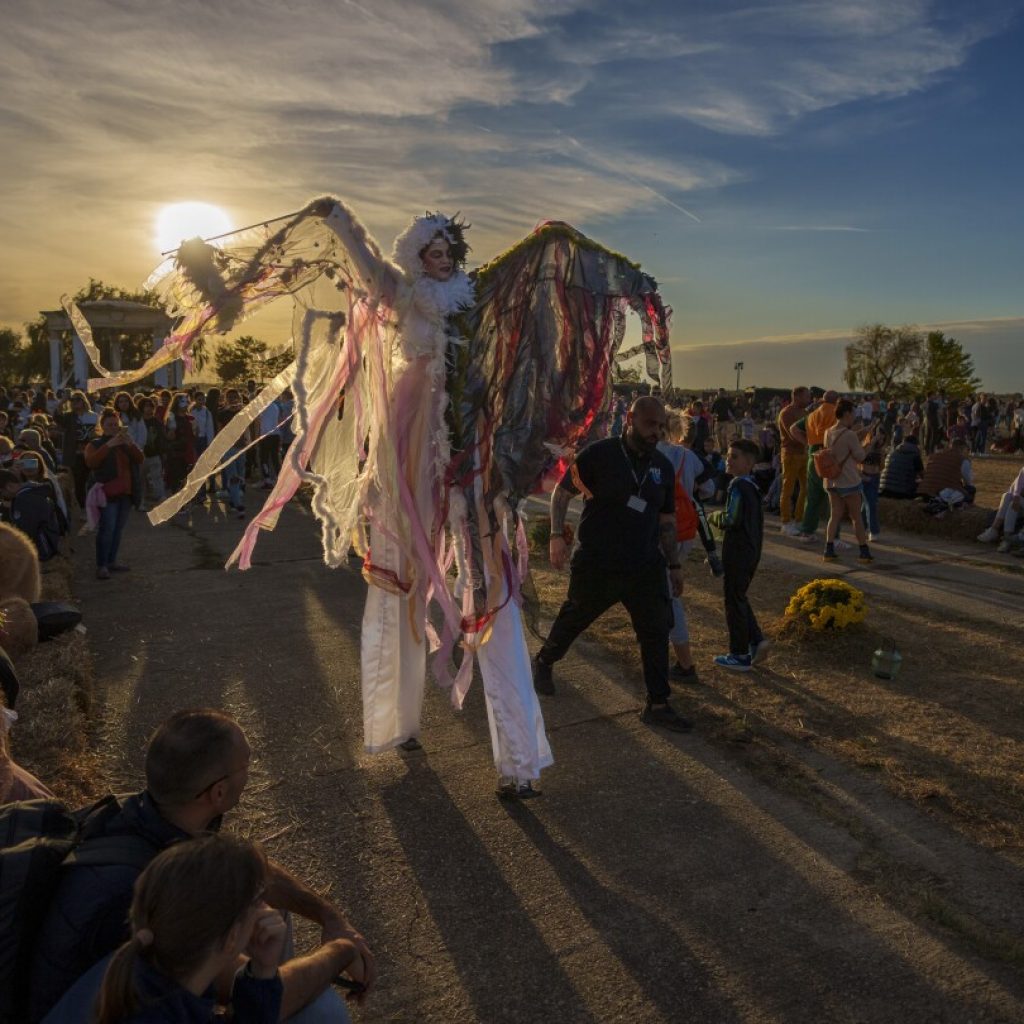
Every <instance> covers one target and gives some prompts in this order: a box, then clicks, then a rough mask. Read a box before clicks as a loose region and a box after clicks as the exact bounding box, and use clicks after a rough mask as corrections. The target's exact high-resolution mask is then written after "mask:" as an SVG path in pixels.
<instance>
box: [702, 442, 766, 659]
mask: <svg viewBox="0 0 1024 1024" xmlns="http://www.w3.org/2000/svg"><path fill="white" fill-rule="evenodd" d="M759 454H760V452H759V449H758V446H757V445H756V444H755V443H754V442H753V441H748V440H747V439H746V438H739V439H738V440H736V441H733V442H732V444H731V445H729V453H728V457H727V459H726V469H727V470H728V472H729V474H730V475H731V476H732V482H731V483H730V484H729V493H728V497H727V499H726V506H725V508H724V509H722V510H720V511H718V512H712V513H711V515H710V516H709V519H710V522H711V525H712V526H715V527H716V528H718V529H720V530H722V531H723V532H724V540H723V541H722V563H723V565H724V567H725V586H724V591H725V621H726V623H727V625H728V627H729V653H728V654H720V655H718V656H717V657H716V658H715V664H716V665H718V666H719V667H720V668H724V669H728V670H729V671H731V672H749V671H750V670H751V668H752V667H753V666H754V665H755V664H757V662H759V661H760V660H761V659H762V658H764V656H765V654H766V653H767V651H768V647H769V646H770V645H769V642H768V640H766V639H765V637H764V634H763V633H762V632H761V629H760V627H759V626H758V624H757V619H756V618H755V617H754V612H753V609H752V608H751V607H750V602H749V601H748V600H747V590H748V589H749V587H750V584H751V582H752V581H753V579H754V573H755V572H756V571H757V565H758V562H760V560H761V541H762V537H763V535H764V513H763V510H762V508H761V492H760V491H759V490H758V488H757V484H755V483H754V479H753V476H752V475H751V474H752V473H753V469H754V463H755V462H756V461H757V459H758V456H759Z"/></svg>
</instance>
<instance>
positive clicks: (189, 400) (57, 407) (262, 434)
mask: <svg viewBox="0 0 1024 1024" xmlns="http://www.w3.org/2000/svg"><path fill="white" fill-rule="evenodd" d="M256 392H257V384H256V381H254V380H250V381H248V382H247V384H246V386H245V387H244V388H234V387H229V388H226V389H224V390H223V391H222V390H221V389H220V388H216V387H214V388H210V389H209V390H208V391H203V390H202V389H199V388H195V387H193V388H189V389H187V390H184V391H177V392H174V391H171V390H169V389H167V388H146V389H142V390H139V391H137V392H135V393H134V394H131V393H129V392H127V391H119V392H116V393H98V394H95V395H92V396H89V395H87V394H85V392H83V391H78V390H59V391H55V390H53V389H52V388H46V387H42V386H39V387H28V388H22V389H12V390H10V391H9V390H8V389H6V388H3V387H0V492H2V496H3V498H4V499H5V501H6V502H7V503H8V505H9V506H10V509H9V513H8V515H7V518H9V519H11V521H13V522H16V523H17V525H18V526H19V527H20V528H22V529H24V531H25V532H26V533H28V534H29V536H30V537H32V539H33V541H35V543H36V545H37V547H38V548H39V553H40V558H41V559H43V560H44V561H45V560H48V559H49V558H51V557H53V555H54V554H56V553H57V552H58V550H59V549H60V545H61V541H62V538H64V537H66V536H67V535H68V533H69V531H70V530H71V528H72V525H73V523H72V520H73V516H72V515H71V514H70V513H71V510H72V509H73V508H74V506H75V505H77V506H78V508H79V509H81V510H82V511H83V512H84V514H85V516H86V523H87V528H88V529H92V530H94V531H95V533H96V575H97V578H99V579H101V580H108V579H110V578H111V574H112V573H116V572H120V571H124V570H126V569H127V568H128V567H127V565H125V564H124V563H123V562H122V561H120V560H119V558H118V555H119V551H120V545H121V537H122V535H123V533H124V530H125V527H126V525H127V523H128V521H129V518H130V515H131V511H132V509H137V510H139V511H143V512H145V511H147V510H149V509H151V508H154V507H155V506H156V505H158V504H159V503H160V502H161V501H163V500H164V499H165V498H166V497H169V496H170V495H172V494H174V493H175V492H177V491H179V490H180V489H181V488H182V486H183V485H184V483H185V480H186V478H187V477H188V474H189V471H190V470H191V469H192V467H193V466H194V465H195V463H196V461H197V460H198V459H199V457H200V456H201V455H202V454H203V452H204V451H206V449H207V448H208V447H209V446H210V444H211V443H212V442H213V439H214V437H215V436H216V435H217V433H218V431H220V430H221V429H223V428H224V426H225V425H226V424H227V423H228V422H230V420H231V419H232V417H233V416H235V415H236V413H237V412H238V411H239V410H240V409H241V408H242V407H243V405H245V404H246V403H247V402H249V401H251V400H252V399H253V398H254V397H255V395H256ZM292 410H293V402H292V397H291V395H290V393H289V392H284V393H283V394H282V395H281V396H280V397H279V398H278V399H277V400H276V401H274V402H271V403H270V405H269V406H268V407H267V409H266V410H265V411H264V412H263V413H262V414H261V416H260V417H259V419H258V420H257V422H256V423H255V424H254V425H253V427H252V428H251V429H250V430H249V431H248V432H247V433H246V434H244V435H243V436H242V438H240V439H239V441H238V442H236V444H235V446H234V447H233V448H232V450H231V452H230V453H229V458H230V461H229V462H228V465H227V468H226V469H225V470H224V472H223V474H222V477H221V479H220V480H218V481H216V482H215V483H211V484H210V485H209V486H208V487H206V488H204V489H203V490H202V491H201V492H200V493H199V495H197V497H196V498H195V499H194V500H195V502H196V503H198V504H204V503H206V502H221V503H222V504H223V506H224V508H225V510H226V513H227V514H229V515H232V516H234V517H235V518H238V519H244V518H245V514H246V512H245V489H246V485H247V484H254V485H255V486H259V487H262V488H263V489H265V490H269V489H270V488H272V487H273V485H274V481H275V480H276V478H277V474H278V472H279V471H280V468H281V460H282V457H283V455H284V453H285V452H286V451H287V449H288V446H289V445H290V444H291V441H292V436H293V435H292V432H291V429H290V424H291V417H292ZM187 512H188V510H187V508H186V509H184V510H182V514H187Z"/></svg>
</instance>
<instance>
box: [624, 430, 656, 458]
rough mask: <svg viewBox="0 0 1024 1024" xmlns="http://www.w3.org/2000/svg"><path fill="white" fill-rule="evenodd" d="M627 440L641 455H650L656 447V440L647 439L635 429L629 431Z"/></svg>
mask: <svg viewBox="0 0 1024 1024" xmlns="http://www.w3.org/2000/svg"><path fill="white" fill-rule="evenodd" d="M629 441H630V444H631V445H632V447H633V449H634V450H635V451H638V452H640V453H641V454H642V455H650V454H651V452H653V451H654V450H655V448H657V447H658V442H657V440H654V441H648V440H647V439H646V438H644V437H641V436H640V435H639V434H638V433H637V432H636V431H635V430H631V431H630V432H629Z"/></svg>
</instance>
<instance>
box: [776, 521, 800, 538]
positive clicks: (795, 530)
mask: <svg viewBox="0 0 1024 1024" xmlns="http://www.w3.org/2000/svg"><path fill="white" fill-rule="evenodd" d="M779 532H780V533H782V534H784V535H785V536H787V537H799V536H800V527H799V526H798V525H797V524H796V523H783V524H782V526H780V527H779Z"/></svg>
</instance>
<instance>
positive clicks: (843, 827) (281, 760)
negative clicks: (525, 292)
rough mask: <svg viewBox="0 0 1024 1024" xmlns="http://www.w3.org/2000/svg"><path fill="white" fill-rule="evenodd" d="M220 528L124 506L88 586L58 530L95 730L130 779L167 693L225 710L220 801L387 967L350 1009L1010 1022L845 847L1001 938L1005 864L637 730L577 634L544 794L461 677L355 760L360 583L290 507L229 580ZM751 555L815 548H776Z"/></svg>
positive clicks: (886, 803) (856, 800) (995, 996)
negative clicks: (241, 775) (113, 567)
mask: <svg viewBox="0 0 1024 1024" xmlns="http://www.w3.org/2000/svg"><path fill="white" fill-rule="evenodd" d="M239 525H240V524H238V523H237V522H235V521H225V520H223V519H221V518H219V517H216V516H211V515H210V513H208V512H206V511H201V512H198V513H196V514H195V515H194V517H193V518H192V520H191V521H189V522H182V521H178V522H176V523H174V524H169V525H167V526H164V527H161V528H159V529H154V528H151V527H149V526H148V525H144V524H143V522H142V520H141V518H140V517H135V518H133V521H132V522H131V524H130V527H129V530H128V532H127V535H126V539H125V545H124V551H123V554H124V556H125V557H126V558H127V559H128V560H129V561H130V562H131V563H132V572H131V573H128V574H125V575H120V576H117V577H116V578H115V579H113V580H111V581H109V582H104V583H101V582H98V581H95V580H94V579H93V577H92V573H91V572H90V571H89V570H90V564H89V554H90V553H89V551H88V550H87V549H88V544H86V543H81V544H80V545H79V556H78V557H79V563H80V572H79V586H78V590H79V596H80V597H81V599H82V601H83V604H84V608H85V617H86V623H87V624H88V627H89V636H90V640H91V643H92V648H93V652H94V656H95V662H96V674H97V677H98V693H97V701H96V711H97V720H98V721H97V741H98V742H99V744H100V745H101V747H102V749H103V750H104V751H105V752H106V754H107V755H108V758H109V761H110V765H111V771H112V774H113V775H114V777H115V779H116V780H117V781H118V782H119V783H120V784H121V785H124V786H128V787H130V786H134V785H137V784H138V779H139V771H140V763H141V749H142V745H143V743H144V740H145V737H146V735H147V734H148V732H149V731H150V730H151V729H152V728H153V727H154V726H155V725H156V724H157V723H158V722H159V721H160V720H161V719H163V718H164V717H165V716H166V715H167V714H169V713H170V712H171V711H172V710H174V709H176V708H178V707H181V706H186V705H196V704H212V705H218V706H222V707H226V708H228V709H229V710H231V711H232V712H233V713H234V714H236V715H237V716H238V718H239V719H240V720H241V721H242V722H243V724H244V726H245V728H246V729H247V731H248V732H249V734H250V738H251V740H252V743H253V747H254V750H255V752H256V757H257V762H256V764H255V767H254V771H253V773H252V781H251V783H250V786H249V789H248V790H247V793H246V796H245V798H244V800H243V804H242V806H241V807H240V808H239V810H238V811H237V812H235V813H234V814H233V815H232V816H231V818H232V820H233V821H234V823H235V824H236V826H238V827H241V828H242V829H243V830H246V831H249V832H251V833H252V834H253V835H255V836H256V837H258V838H263V839H266V841H267V845H268V848H269V850H270V852H271V854H272V855H273V856H275V857H278V858H280V859H281V860H283V861H285V862H286V863H288V864H289V865H290V866H291V867H292V868H293V869H294V870H295V871H297V872H298V873H299V874H301V875H303V876H304V877H307V878H310V879H312V880H314V881H315V883H316V884H317V885H318V886H320V887H321V888H323V889H324V890H325V891H329V892H330V893H331V894H333V895H334V896H335V897H336V898H337V899H338V900H340V901H341V902H343V903H344V904H345V905H347V906H348V907H349V908H350V910H351V913H352V916H353V918H354V920H356V921H357V922H358V923H359V924H360V925H361V927H362V928H363V929H364V931H365V932H366V934H367V935H368V936H369V938H370V940H371V942H372V944H373V945H374V946H375V947H376V949H377V951H378V954H379V956H380V960H381V969H382V980H381V985H380V989H379V991H378V992H377V993H376V994H375V996H374V998H373V999H372V1000H371V1002H370V1003H369V1004H368V1006H367V1008H366V1010H365V1011H363V1013H362V1014H360V1019H363V1020H367V1021H395V1020H402V1021H438V1022H441V1021H444V1022H463V1021H484V1022H502V1021H509V1022H517V1024H521V1022H533V1021H536V1022H556V1021H557V1022H575V1021H580V1022H589V1021H593V1022H604V1021H623V1022H631V1024H632V1022H646V1021H671V1022H676V1021H680V1022H681V1021H686V1022H695V1024H696V1022H709V1024H727V1022H733V1021H737V1022H738V1021H742V1022H749V1024H755V1022H756V1024H760V1022H780V1024H781V1022H786V1024H789V1022H794V1024H796V1022H807V1024H812V1022H813V1024H822V1022H829V1024H840V1022H850V1024H853V1022H858V1024H867V1022H879V1024H882V1022H896V1021H899V1022H901V1024H902V1022H909V1024H916V1022H926V1021H927V1022H950V1024H954V1022H955V1024H965V1022H968V1021H972V1022H974V1024H982V1022H995V1021H1000V1022H1011V1021H1014V1022H1019V1021H1021V1020H1024V983H1022V981H1021V979H1020V977H1019V975H1016V974H1015V973H1014V971H1013V970H1012V969H1011V967H1009V966H1007V965H1006V964H1002V963H998V962H994V961H988V960H984V959H981V958H980V957H979V956H977V955H976V954H974V953H972V952H970V951H967V950H965V949H963V948H961V947H960V946H959V945H958V943H957V941H956V939H955V938H954V937H953V936H952V934H951V933H947V932H944V931H939V930H932V929H931V927H930V926H929V925H928V924H927V923H925V922H924V921H922V920H915V919H912V918H911V917H909V916H908V915H907V913H906V912H905V911H904V910H902V909H901V908H900V905H899V904H898V903H897V902H895V901H893V900H889V899H887V898H884V897H883V896H882V895H880V894H879V892H878V891H877V890H876V889H875V888H873V887H872V885H871V884H870V881H869V880H867V879H868V877H869V876H868V875H866V874H865V870H864V866H865V863H866V862H867V860H868V858H870V860H871V863H873V864H878V863H880V862H881V863H885V864H891V865H892V866H893V869H894V870H896V869H898V870H900V871H902V872H904V873H908V874H909V876H910V877H913V878H915V879H918V878H920V879H923V880H924V882H922V884H925V885H934V886H935V887H936V892H942V893H945V894H949V893H955V894H958V896H959V897H960V898H961V899H962V900H963V901H965V902H966V903H967V904H968V905H969V906H970V909H971V913H972V914H974V915H976V916H978V917H979V919H980V920H982V921H983V922H985V921H989V920H992V921H993V923H997V924H998V925H999V926H1001V927H1003V928H1016V929H1017V930H1018V933H1019V931H1020V927H1021V925H1022V924H1024V922H1022V920H1021V917H1022V915H1024V911H1022V910H1021V902H1020V894H1021V891H1022V885H1024V872H1022V871H1021V869H1020V868H1019V867H1017V866H1016V865H1013V864H1011V863H1009V862H1008V861H1005V860H1003V859H1001V858H999V857H997V856H995V855H991V854H987V853H981V852H979V851H977V850H976V849H975V848H973V847H972V846H971V845H970V844H968V843H966V842H965V841H964V840H963V839H961V838H958V837H957V836H955V835H953V834H952V833H950V832H947V831H946V830H945V829H943V828H942V827H941V826H940V825H938V824H936V823H935V822H934V821H933V820H931V819H928V818H926V817H924V816H922V815H919V814H918V813H917V812H916V811H914V810H913V809H912V808H910V807H908V806H906V805H904V804H901V803H899V802H898V801H896V800H893V799H892V798H890V797H888V796H887V795H886V794H885V793H884V792H882V791H881V790H880V789H879V788H878V787H877V786H876V784H875V783H874V781H873V780H871V779H869V778H867V777H866V776H864V775H862V774H860V773H856V772H850V771H848V770H847V769H846V768H845V767H844V766H843V765H841V764H839V763H837V762H833V761H831V760H830V759H828V758H827V757H823V756H821V755H814V756H815V763H814V770H815V772H817V773H818V775H819V777H820V780H821V782H820V786H818V787H817V788H818V793H817V797H816V805H810V804H808V803H806V802H803V801H801V800H798V799H796V798H794V797H792V796H789V795H786V794H785V793H784V792H781V791H779V790H777V789H775V788H773V786H772V785H770V784H768V783H767V782H766V781H764V780H762V779H760V778H757V777H755V776H753V775H751V774H749V773H748V772H747V771H746V770H744V769H743V768H741V767H740V766H739V763H738V762H736V761H735V760H733V759H732V758H731V757H730V756H729V752H728V750H727V749H723V748H721V747H716V746H714V745H712V744H710V743H708V742H706V741H705V740H704V739H703V738H702V737H701V735H700V729H699V728H698V731H697V732H696V733H695V734H693V735H691V736H683V737H679V736H671V735H665V734H662V733H660V732H656V731H652V730H650V729H647V728H645V727H644V726H642V725H641V723H640V722H639V720H638V717H637V715H636V709H637V706H638V688H639V679H638V678H637V673H636V672H635V671H632V670H627V669H624V668H623V667H621V666H620V665H619V664H618V663H617V662H615V661H614V660H612V659H610V658H609V657H608V656H607V654H606V653H605V652H603V651H602V650H601V649H600V648H599V647H597V646H595V645H592V644H588V643H585V642H581V643H580V644H579V645H578V646H577V649H576V650H575V651H574V653H573V654H572V655H570V657H569V658H568V659H566V661H565V662H563V663H561V664H560V666H559V675H558V678H559V695H558V696H557V697H555V698H553V699H546V700H545V715H546V719H547V723H548V727H549V731H550V735H551V739H552V743H553V746H554V750H555V755H556V758H557V765H556V766H555V768H554V769H552V770H551V771H549V772H548V773H546V775H545V780H544V789H545V795H544V797H543V798H542V799H539V800H534V801H531V802H529V803H527V804H523V805H511V806H510V805H507V804H504V803H501V802H500V801H498V800H497V799H496V798H495V797H494V795H493V792H492V785H493V777H492V772H491V767H490V753H489V742H488V737H487V727H486V719H485V715H484V712H483V706H482V700H481V696H480V692H479V688H478V687H474V689H473V690H472V691H471V694H470V697H469V700H468V703H467V708H466V710H465V712H464V713H462V714H456V713H454V712H453V711H451V709H450V708H449V707H448V706H447V702H446V701H445V700H444V698H443V695H441V694H440V693H439V692H437V691H436V690H432V691H431V692H430V694H429V695H428V699H427V703H426V730H425V735H424V742H425V750H424V751H422V752H419V753H415V754H408V755H400V754H397V753H390V754H386V755H381V756H377V757H368V756H366V755H364V754H363V752H362V749H361V744H360V708H359V692H358V642H359V635H358V633H359V620H360V608H361V604H362V599H363V586H364V585H363V583H362V581H361V579H360V578H359V576H358V574H357V573H356V572H353V571H348V570H339V571H330V570H328V569H326V568H325V567H324V566H323V565H322V563H321V561H320V559H319V553H318V531H317V530H316V529H315V527H314V524H313V522H312V521H311V519H310V517H309V513H308V511H307V510H305V509H303V508H300V507H297V506H293V507H291V508H289V509H287V510H286V512H285V514H284V516H283V517H282V520H281V524H280V527H279V529H278V530H277V532H276V533H275V534H273V535H267V536H266V537H265V538H264V539H263V540H261V542H260V545H259V546H258V548H257V564H256V566H255V568H254V569H253V570H252V571H251V572H248V573H245V574H240V573H237V572H231V573H225V572H224V571H223V570H222V569H221V568H220V566H221V564H222V563H223V560H224V558H225V556H226V555H227V553H228V552H229V551H230V549H231V548H232V546H233V545H234V543H235V541H236V539H237V536H238V534H239V532H240V530H239ZM794 546H795V545H794ZM769 550H770V551H771V552H772V555H773V557H774V556H775V554H776V553H777V552H778V553H779V556H780V557H786V558H788V559H793V560H797V561H799V560H802V559H806V558H810V557H811V554H810V553H805V552H803V551H800V550H797V551H791V550H790V548H789V545H788V542H787V543H786V544H785V545H783V543H782V542H781V541H780V542H776V541H774V540H773V541H772V542H771V543H770V545H769ZM903 557H904V556H902V555H901V556H899V560H902V559H903ZM907 557H908V558H910V556H907ZM915 557H919V556H915ZM900 571H901V572H902V573H903V575H901V576H899V577H897V576H896V574H895V572H894V571H893V570H885V569H879V571H878V572H877V573H876V574H875V577H876V578H877V579H878V580H879V581H883V580H884V581H885V582H884V585H890V581H891V580H893V579H897V578H898V579H899V580H900V582H899V584H898V585H899V587H903V588H909V589H908V593H909V592H911V591H912V592H913V593H915V594H926V593H927V592H928V588H929V587H932V586H934V585H936V579H937V577H936V576H935V575H931V576H928V575H927V574H929V573H932V574H935V573H940V572H941V571H944V570H942V569H941V567H930V568H929V567H928V566H924V565H922V566H919V567H918V569H915V570H914V573H915V574H912V575H910V576H908V575H907V566H906V565H904V568H903V569H902V570H900ZM972 571H973V570H972ZM979 571H981V570H979ZM985 571H986V572H987V570H985ZM857 575H858V576H860V575H863V574H860V573H858V574H857ZM986 578H987V577H986ZM1000 579H1002V577H1000ZM1006 579H1008V580H1012V581H1015V580H1016V578H1012V577H1006ZM878 585H883V583H881V582H879V583H878ZM977 600H978V601H979V602H980V600H981V599H980V598H978V599H977ZM980 606H981V605H980V604H979V607H980ZM692 699H693V698H690V700H691V701H692ZM681 703H682V704H683V705H684V707H685V706H686V703H687V701H686V700H685V699H684V700H683V701H681ZM697 711H698V712H699V708H698V709H697ZM698 719H699V715H698ZM824 803H827V805H828V806H829V807H831V808H832V812H831V813H829V814H823V813H821V811H820V807H821V806H823V805H824ZM996 919H998V920H996Z"/></svg>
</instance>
